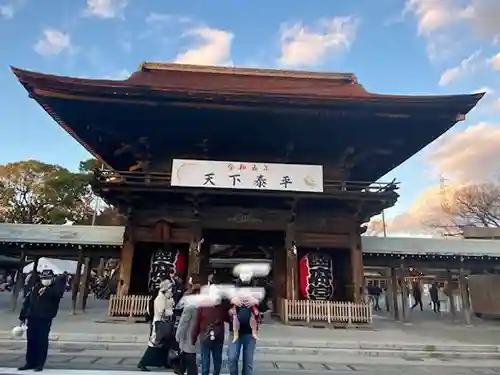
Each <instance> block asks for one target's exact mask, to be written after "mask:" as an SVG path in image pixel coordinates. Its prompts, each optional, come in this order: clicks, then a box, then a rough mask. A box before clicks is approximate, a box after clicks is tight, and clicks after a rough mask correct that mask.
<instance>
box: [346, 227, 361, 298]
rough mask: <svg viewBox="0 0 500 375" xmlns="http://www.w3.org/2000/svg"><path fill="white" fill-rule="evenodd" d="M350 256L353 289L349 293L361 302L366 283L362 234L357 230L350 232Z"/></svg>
mask: <svg viewBox="0 0 500 375" xmlns="http://www.w3.org/2000/svg"><path fill="white" fill-rule="evenodd" d="M350 258H351V261H350V265H351V284H352V291H351V293H349V294H350V295H351V299H352V301H353V302H361V299H362V294H363V293H362V289H363V284H364V267H363V253H362V249H361V236H360V235H359V234H358V232H357V231H353V232H352V233H351V234H350Z"/></svg>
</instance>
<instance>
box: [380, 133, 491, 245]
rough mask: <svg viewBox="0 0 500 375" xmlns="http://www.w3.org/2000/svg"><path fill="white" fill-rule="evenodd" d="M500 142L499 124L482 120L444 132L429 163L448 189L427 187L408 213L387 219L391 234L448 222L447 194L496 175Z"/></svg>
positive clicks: (417, 230)
mask: <svg viewBox="0 0 500 375" xmlns="http://www.w3.org/2000/svg"><path fill="white" fill-rule="evenodd" d="M499 144H500V124H489V123H479V124H476V125H473V126H469V127H468V128H466V129H465V130H463V131H459V132H454V133H451V134H449V135H445V136H444V137H443V139H442V140H441V141H440V142H438V143H437V144H436V145H435V146H434V150H433V151H432V152H431V153H430V155H429V158H428V162H429V164H430V165H431V166H432V169H433V171H434V173H435V176H436V182H437V181H438V176H439V175H442V176H445V177H446V178H447V179H449V180H447V181H446V189H443V188H442V187H441V186H439V185H438V184H436V186H432V187H430V188H429V189H427V190H426V191H425V192H424V193H423V194H421V196H420V197H419V198H418V199H417V200H416V201H415V202H414V203H413V204H412V205H411V206H410V207H409V208H408V209H407V210H406V212H404V213H402V214H400V215H397V216H396V217H395V218H393V219H392V220H390V221H388V222H387V227H388V229H389V231H390V234H391V235H392V234H393V233H395V232H407V233H409V232H425V231H426V230H428V229H429V228H428V227H426V223H430V222H432V223H443V224H449V221H448V220H449V219H448V218H447V216H446V214H445V213H444V212H443V209H442V203H443V201H444V200H445V199H446V198H447V195H446V194H447V193H452V192H453V191H454V190H455V188H457V187H459V186H463V185H464V184H465V185H466V184H469V183H480V182H484V181H488V180H490V179H491V178H495V177H497V176H498V173H499V164H498V156H499V151H498V145H499ZM374 224H376V223H374ZM373 227H376V225H373Z"/></svg>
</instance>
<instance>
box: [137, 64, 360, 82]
mask: <svg viewBox="0 0 500 375" xmlns="http://www.w3.org/2000/svg"><path fill="white" fill-rule="evenodd" d="M155 70H156V71H174V72H175V71H177V72H179V71H183V72H192V73H216V74H231V75H247V76H261V77H262V76H267V77H276V78H302V79H322V80H324V79H326V80H340V81H345V82H346V83H350V84H358V85H359V82H358V79H357V77H356V75H355V74H354V73H335V72H312V71H301V70H284V69H255V68H245V67H230V66H213V65H192V64H176V63H157V62H147V61H145V62H143V63H141V64H140V65H139V71H141V72H150V71H155Z"/></svg>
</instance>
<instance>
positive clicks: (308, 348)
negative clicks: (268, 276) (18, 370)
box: [0, 293, 500, 359]
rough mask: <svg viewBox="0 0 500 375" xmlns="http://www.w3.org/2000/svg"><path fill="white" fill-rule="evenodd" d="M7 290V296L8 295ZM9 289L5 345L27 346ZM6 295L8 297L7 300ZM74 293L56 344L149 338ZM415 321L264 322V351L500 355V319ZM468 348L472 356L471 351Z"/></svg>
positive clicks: (0, 328) (115, 347)
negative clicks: (16, 332)
mask: <svg viewBox="0 0 500 375" xmlns="http://www.w3.org/2000/svg"><path fill="white" fill-rule="evenodd" d="M2 295H3V296H2ZM6 295H7V297H8V296H9V295H8V294H6V293H0V306H2V305H3V307H4V309H3V311H1V312H0V313H1V314H2V319H1V320H0V349H6V350H18V351H22V350H23V348H24V344H23V343H22V342H20V341H13V340H12V338H11V329H12V327H13V326H15V325H17V324H18V321H17V313H12V312H10V311H9V310H5V307H7V304H5V296H6ZM2 298H3V303H2ZM69 305H70V298H69V296H67V297H65V298H64V299H63V300H62V303H61V309H60V312H59V314H58V316H57V318H56V319H55V321H54V324H53V327H52V334H51V340H52V343H51V348H52V349H54V350H59V349H64V348H67V349H68V350H76V351H79V352H80V353H81V352H82V351H87V352H88V351H89V350H90V351H92V350H107V351H110V352H119V351H130V352H141V351H142V350H143V348H144V346H145V345H146V343H147V333H148V331H149V328H148V326H147V325H146V324H130V323H127V322H123V321H114V322H109V319H108V318H107V316H106V306H107V301H95V300H89V309H88V312H87V313H79V314H77V315H72V314H70V312H69ZM411 319H412V322H413V323H412V324H411V325H404V324H401V323H397V322H394V321H392V320H391V319H390V318H388V317H387V316H385V315H384V313H380V314H379V315H376V316H375V318H374V324H373V326H372V327H369V328H367V329H329V328H307V327H297V326H285V325H282V324H280V323H272V324H265V325H263V327H262V329H261V332H260V333H259V336H260V340H259V348H260V349H259V351H260V352H261V353H265V352H266V351H267V352H269V353H273V354H278V355H279V354H288V355H292V356H293V355H295V354H297V353H300V354H302V355H313V354H314V355H332V354H339V353H346V354H353V353H354V354H356V355H362V356H386V357H397V356H400V357H405V358H410V357H411V358H418V357H422V358H429V357H437V356H439V357H440V358H458V357H460V358H471V359H479V358H490V359H496V358H499V356H500V324H499V323H498V322H488V321H481V320H479V319H476V320H474V326H473V327H466V326H465V325H463V324H460V323H456V322H455V323H452V322H451V320H450V319H449V317H447V316H436V315H434V314H433V313H432V312H429V311H424V312H420V311H413V312H412V313H411ZM465 354H467V355H468V357H467V356H466V355H465Z"/></svg>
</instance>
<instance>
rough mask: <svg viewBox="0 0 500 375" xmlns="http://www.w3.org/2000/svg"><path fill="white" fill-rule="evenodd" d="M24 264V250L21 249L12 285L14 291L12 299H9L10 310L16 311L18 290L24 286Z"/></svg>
mask: <svg viewBox="0 0 500 375" xmlns="http://www.w3.org/2000/svg"><path fill="white" fill-rule="evenodd" d="M25 264H26V251H24V250H21V255H20V259H19V267H18V268H17V280H16V285H15V286H14V291H13V292H12V300H11V305H12V311H16V308H17V301H18V300H19V292H21V290H22V289H23V287H24V275H23V268H24V266H25Z"/></svg>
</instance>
